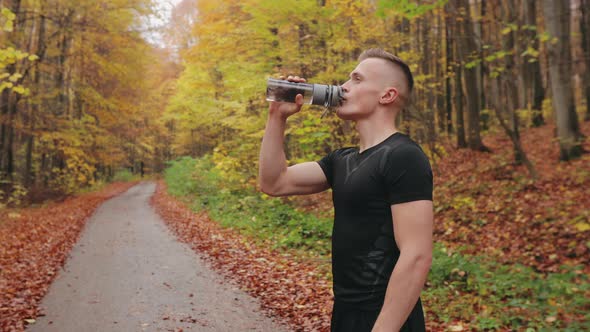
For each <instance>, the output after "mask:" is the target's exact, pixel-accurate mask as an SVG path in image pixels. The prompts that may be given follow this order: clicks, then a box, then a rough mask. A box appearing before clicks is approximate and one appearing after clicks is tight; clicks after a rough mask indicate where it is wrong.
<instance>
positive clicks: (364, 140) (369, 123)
mask: <svg viewBox="0 0 590 332" xmlns="http://www.w3.org/2000/svg"><path fill="white" fill-rule="evenodd" d="M356 130H357V131H358V133H359V138H360V143H359V145H360V146H359V152H363V151H365V150H366V149H369V148H371V147H373V146H375V145H377V144H379V143H381V142H383V141H384V140H386V139H387V138H388V137H389V136H391V135H393V134H394V133H396V132H397V128H396V127H395V122H394V121H393V119H363V120H359V121H357V122H356Z"/></svg>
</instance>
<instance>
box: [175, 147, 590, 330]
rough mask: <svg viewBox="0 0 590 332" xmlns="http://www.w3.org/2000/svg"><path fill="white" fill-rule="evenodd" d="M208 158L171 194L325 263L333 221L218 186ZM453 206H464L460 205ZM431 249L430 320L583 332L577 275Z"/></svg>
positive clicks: (588, 303) (179, 178)
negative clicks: (539, 270) (581, 331)
mask: <svg viewBox="0 0 590 332" xmlns="http://www.w3.org/2000/svg"><path fill="white" fill-rule="evenodd" d="M214 166H215V165H213V163H212V162H211V160H210V159H209V158H207V157H205V158H202V159H198V160H197V159H192V158H190V157H184V158H181V159H178V160H176V161H173V162H171V163H170V164H169V167H168V168H167V170H166V171H165V180H166V182H167V184H168V191H169V192H170V194H172V195H174V196H177V197H179V198H180V199H182V200H184V201H185V202H189V204H190V205H191V207H192V209H193V210H195V211H201V210H207V211H208V213H209V215H210V216H211V218H212V219H213V220H216V221H217V222H219V223H220V224H221V225H223V226H224V227H231V228H234V229H236V230H238V231H240V232H241V233H242V234H244V235H245V236H247V237H249V238H251V239H254V240H255V241H257V242H260V243H264V244H267V245H270V246H271V247H272V248H273V249H279V250H288V251H299V252H301V251H305V252H306V253H307V254H308V255H310V256H312V257H316V258H319V260H320V262H325V263H327V262H329V259H330V257H329V255H330V235H331V227H332V221H331V220H330V219H328V218H318V217H316V216H314V215H312V214H308V213H302V212H299V211H297V210H296V209H295V208H293V207H292V206H290V205H288V204H285V203H284V202H283V200H280V199H274V198H269V197H268V196H266V195H263V194H261V193H259V192H256V191H254V190H252V189H244V188H241V187H238V186H231V185H228V184H227V183H224V181H223V179H222V178H221V177H220V176H219V174H218V173H217V172H216V170H215V167H214ZM455 203H456V204H464V205H469V201H468V200H467V199H457V201H456V202H455ZM460 251H461V250H459V249H458V250H456V251H455V252H451V251H450V250H449V249H447V248H445V247H443V246H441V245H437V246H436V247H435V251H434V262H433V266H432V269H431V272H430V275H429V278H428V284H427V287H426V289H425V291H424V292H423V300H424V302H425V307H426V310H427V315H428V316H429V317H431V318H432V317H434V319H435V320H437V321H439V322H442V323H445V324H447V325H450V324H455V323H457V322H461V323H464V324H466V325H469V326H470V327H471V328H475V329H477V330H506V329H509V330H522V331H550V330H555V329H559V330H562V331H580V330H590V323H589V321H590V316H589V315H590V314H589V313H590V300H588V298H589V296H588V295H589V294H590V283H589V280H588V276H586V275H584V274H583V273H582V271H583V270H582V267H565V266H564V267H562V269H561V271H560V272H559V273H539V272H536V271H535V270H533V269H532V268H530V267H526V266H522V265H518V264H514V265H503V264H500V263H498V262H495V261H494V260H493V259H492V258H491V257H486V256H470V255H463V254H460V253H459V252H460Z"/></svg>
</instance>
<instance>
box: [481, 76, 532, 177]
mask: <svg viewBox="0 0 590 332" xmlns="http://www.w3.org/2000/svg"><path fill="white" fill-rule="evenodd" d="M501 80H502V77H499V78H497V79H494V80H493V82H492V83H491V91H492V95H493V96H494V97H493V98H490V99H489V101H490V103H491V104H492V105H491V106H492V108H493V109H494V113H495V114H496V117H497V119H498V122H500V125H501V126H502V128H503V129H504V132H505V133H506V135H507V136H508V137H510V140H511V141H512V145H513V146H514V150H515V151H516V153H518V155H520V158H521V160H522V163H523V164H524V165H525V167H526V168H527V170H528V172H529V175H530V176H531V178H532V179H533V180H536V179H538V177H539V176H538V174H537V171H536V170H535V167H534V166H533V163H531V161H530V160H529V159H528V157H527V155H526V153H525V152H524V150H523V148H522V144H521V143H520V138H519V137H518V135H517V134H516V133H514V132H513V131H512V130H511V129H510V126H509V124H508V123H506V120H504V118H503V116H502V111H501V108H500V105H499V103H498V100H500V92H499V90H500V89H499V87H498V85H503V86H504V87H505V89H508V87H509V86H510V88H514V84H501V83H507V80H504V82H500V81H501Z"/></svg>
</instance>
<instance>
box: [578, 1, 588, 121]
mask: <svg viewBox="0 0 590 332" xmlns="http://www.w3.org/2000/svg"><path fill="white" fill-rule="evenodd" d="M580 11H581V12H582V17H581V19H580V31H581V33H582V49H583V50H584V57H583V58H584V67H586V71H585V72H584V95H585V96H586V113H585V115H584V120H585V121H590V31H588V30H589V28H588V25H590V0H581V3H580Z"/></svg>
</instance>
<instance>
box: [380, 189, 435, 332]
mask: <svg viewBox="0 0 590 332" xmlns="http://www.w3.org/2000/svg"><path fill="white" fill-rule="evenodd" d="M391 213H392V216H393V228H394V233H395V241H396V243H397V246H398V248H399V250H400V256H399V259H398V261H397V263H396V265H395V268H394V269H393V273H392V274H391V277H390V279H389V284H388V285H387V291H386V293H385V302H384V304H383V308H382V309H381V312H380V313H379V317H378V318H377V322H375V326H374V327H373V332H380V331H387V332H391V331H399V330H400V328H401V327H402V326H403V324H404V323H405V321H406V320H407V318H408V316H409V315H410V312H412V309H413V308H414V306H415V305H416V302H417V301H418V297H419V296H420V292H421V291H422V287H423V286H424V283H425V282H426V278H427V276H428V271H429V270H430V265H431V263H432V230H433V223H434V221H433V219H434V213H433V206H432V201H427V200H424V201H415V202H409V203H402V204H395V205H392V207H391Z"/></svg>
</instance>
